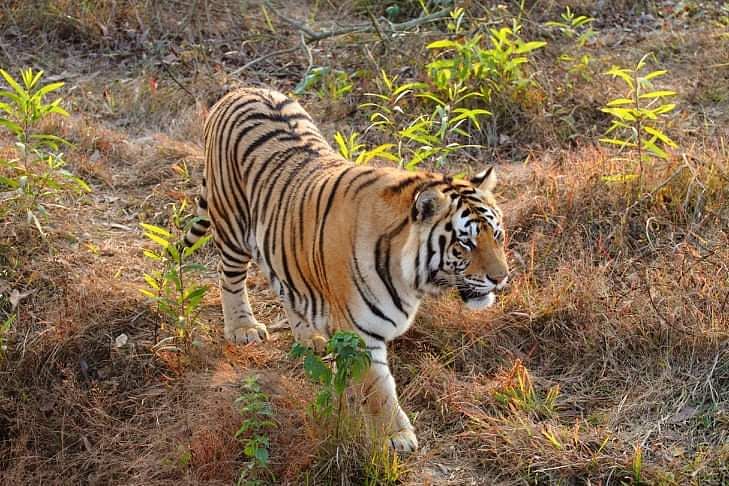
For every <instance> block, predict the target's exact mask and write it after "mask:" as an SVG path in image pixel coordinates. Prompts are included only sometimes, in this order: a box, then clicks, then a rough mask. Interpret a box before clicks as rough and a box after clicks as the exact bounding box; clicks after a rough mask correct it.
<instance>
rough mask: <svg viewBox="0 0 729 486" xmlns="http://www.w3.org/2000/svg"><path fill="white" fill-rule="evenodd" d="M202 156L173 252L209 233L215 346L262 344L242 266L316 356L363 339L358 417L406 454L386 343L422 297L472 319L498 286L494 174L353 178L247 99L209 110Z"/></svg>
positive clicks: (294, 111) (363, 170) (280, 104)
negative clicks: (454, 298) (219, 326)
mask: <svg viewBox="0 0 729 486" xmlns="http://www.w3.org/2000/svg"><path fill="white" fill-rule="evenodd" d="M204 143H205V145H204V148H205V167H204V171H203V178H202V186H201V190H200V195H199V196H198V198H197V214H198V215H199V218H196V221H195V223H194V224H193V225H192V227H191V228H190V230H189V232H188V233H187V234H186V235H185V238H184V244H185V245H187V246H191V245H193V244H194V243H195V242H196V241H197V240H198V239H199V238H201V237H202V236H203V235H205V234H206V233H207V232H208V231H212V240H213V242H214V244H215V246H216V248H217V251H218V253H219V255H220V258H221V264H220V267H219V270H220V287H221V301H222V308H223V320H224V336H225V338H226V339H227V340H228V341H229V342H232V343H259V342H262V341H265V340H266V339H267V338H268V336H269V335H268V331H267V329H266V326H265V325H264V324H263V323H261V322H259V321H258V320H256V318H255V316H254V315H253V312H252V311H251V305H250V302H249V299H248V293H247V290H246V277H247V275H248V269H249V263H250V262H251V261H253V262H255V263H256V264H257V266H258V267H259V269H260V271H261V272H262V273H263V274H264V275H265V277H266V278H267V280H268V282H269V284H270V287H271V289H272V290H273V291H274V292H275V293H276V294H277V295H278V297H279V298H280V300H281V301H282V304H283V308H284V311H285V315H286V319H287V321H288V324H289V326H290V328H291V331H292V333H293V336H294V338H295V339H296V341H298V342H300V343H302V344H304V345H306V346H310V347H312V348H314V349H316V350H318V351H321V350H322V349H323V348H324V346H325V344H326V342H327V340H328V338H329V337H330V336H332V334H333V333H334V332H336V331H337V330H349V331H353V332H355V333H357V334H358V335H359V336H361V337H362V339H363V340H364V343H365V345H366V348H367V350H368V351H369V353H370V356H371V365H370V367H369V370H368V371H367V372H366V374H365V376H364V378H363V379H362V381H361V385H360V386H361V393H362V395H361V396H362V410H363V412H364V414H365V415H366V416H367V417H368V418H369V419H370V423H372V424H374V425H376V426H377V427H378V430H379V431H380V432H381V433H382V434H384V437H385V438H386V439H389V444H390V446H391V447H392V448H393V449H395V450H396V451H399V452H402V453H409V452H412V451H415V450H416V449H417V447H418V439H417V437H416V434H415V431H414V428H413V425H412V424H411V422H410V420H409V418H408V416H407V414H406V413H405V412H404V411H403V409H402V408H401V406H400V403H399V401H398V396H397V391H396V386H395V380H394V378H393V376H392V373H391V371H390V368H389V366H388V360H387V343H388V342H390V341H392V340H393V339H395V338H397V337H398V336H400V335H402V334H403V333H405V332H406V331H407V330H408V329H409V328H410V326H411V325H412V323H413V320H414V318H415V315H416V313H417V310H418V307H419V305H420V303H421V301H422V300H423V299H424V298H425V297H426V296H428V295H437V294H441V293H443V292H444V291H446V290H448V289H455V290H457V292H458V294H459V295H460V298H461V299H462V300H463V302H464V303H465V305H466V306H468V307H469V308H472V309H482V308H485V307H488V306H490V305H492V304H493V303H494V301H495V293H496V292H498V291H500V290H502V289H503V288H504V286H505V285H506V283H507V278H508V275H509V268H508V265H507V261H506V256H505V249H504V237H505V230H504V228H503V225H502V212H501V210H500V209H499V207H498V205H497V203H496V200H495V198H494V195H493V190H494V187H495V186H496V183H497V180H496V172H495V169H494V167H493V166H490V167H488V168H486V169H485V170H483V171H481V172H479V173H477V174H475V175H473V176H472V177H470V178H453V177H450V176H446V175H443V174H438V173H431V172H426V171H406V170H404V169H400V168H396V167H374V166H371V165H370V166H367V165H356V164H354V163H352V162H350V161H348V160H346V159H344V158H343V157H342V156H341V155H340V154H339V153H338V152H336V151H335V150H334V149H333V148H332V147H331V146H330V145H329V144H328V143H327V142H326V140H325V139H324V137H323V136H322V134H321V132H320V131H319V129H318V128H317V126H316V125H315V123H314V121H313V120H312V118H311V116H310V115H309V114H308V113H307V112H306V111H305V110H304V108H302V106H301V105H300V104H299V103H298V102H297V101H295V100H293V99H291V98H289V97H287V96H286V95H284V94H282V93H280V92H277V91H273V90H268V89H263V88H254V87H248V88H240V89H238V90H235V91H232V92H230V93H228V94H227V95H225V96H223V97H222V98H221V99H220V100H219V101H218V102H217V103H216V104H215V105H214V106H213V107H212V108H211V109H210V111H209V113H208V116H207V118H206V121H205V125H204Z"/></svg>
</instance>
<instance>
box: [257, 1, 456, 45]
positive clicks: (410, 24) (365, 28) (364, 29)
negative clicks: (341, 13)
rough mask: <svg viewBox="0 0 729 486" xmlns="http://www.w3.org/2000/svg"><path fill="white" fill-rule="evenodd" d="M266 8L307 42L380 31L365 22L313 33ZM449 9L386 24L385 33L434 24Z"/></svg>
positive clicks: (276, 10)
mask: <svg viewBox="0 0 729 486" xmlns="http://www.w3.org/2000/svg"><path fill="white" fill-rule="evenodd" d="M263 3H264V4H265V5H266V6H267V7H269V8H270V9H271V11H272V12H273V13H274V15H276V17H278V18H279V19H281V20H282V21H284V22H285V23H287V24H289V25H290V26H292V27H294V28H296V29H297V30H299V31H301V33H302V34H303V35H304V36H305V37H306V40H308V41H313V42H316V41H320V40H322V39H328V38H329V37H336V36H340V35H347V34H353V33H371V32H378V33H381V32H379V31H380V29H378V28H377V27H375V25H373V23H371V22H367V23H362V24H357V25H350V26H348V27H344V28H342V29H332V30H321V31H315V30H312V28H311V27H309V26H308V25H307V24H306V23H304V22H301V21H299V20H296V19H292V18H290V17H287V16H285V15H284V14H282V13H281V12H280V10H281V9H277V8H275V7H274V6H273V5H272V4H271V2H270V1H269V0H264V2H263ZM450 11H451V10H450V9H443V10H439V11H438V12H434V13H432V14H430V15H425V16H423V17H418V18H417V19H413V20H408V21H407V22H402V23H399V24H393V23H391V22H387V29H386V30H387V31H389V32H401V31H405V30H409V29H412V28H415V27H418V26H420V25H423V24H427V23H430V22H435V21H437V20H440V19H443V18H446V17H448V16H449V15H450Z"/></svg>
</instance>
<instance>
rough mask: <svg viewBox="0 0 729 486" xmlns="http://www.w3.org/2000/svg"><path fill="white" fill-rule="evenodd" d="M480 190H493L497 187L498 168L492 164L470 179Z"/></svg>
mask: <svg viewBox="0 0 729 486" xmlns="http://www.w3.org/2000/svg"><path fill="white" fill-rule="evenodd" d="M469 180H470V182H471V184H473V185H474V186H476V188H478V189H479V190H480V191H493V190H494V187H496V169H494V166H493V165H492V166H491V167H489V168H488V169H485V170H482V171H481V172H479V173H478V174H476V175H474V176H473V177H471V179H469Z"/></svg>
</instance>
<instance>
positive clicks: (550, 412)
mask: <svg viewBox="0 0 729 486" xmlns="http://www.w3.org/2000/svg"><path fill="white" fill-rule="evenodd" d="M493 397H494V399H495V400H496V402H497V403H499V404H500V405H502V406H504V407H506V408H508V409H509V410H512V411H517V410H520V411H522V412H526V413H534V414H536V415H538V416H540V417H547V418H549V417H553V416H554V415H555V413H556V411H555V405H556V401H557V398H558V397H559V385H554V386H552V387H551V388H550V389H549V390H548V391H547V393H546V395H545V396H544V397H542V396H540V395H539V394H538V393H537V391H536V390H535V389H534V385H533V383H532V379H531V377H530V376H529V372H528V371H527V369H526V367H524V365H523V364H522V362H521V360H517V361H516V362H515V363H514V367H513V368H512V370H511V372H510V373H509V377H508V379H507V381H506V383H505V384H504V385H503V386H501V387H499V388H498V389H497V390H495V391H494V392H493Z"/></svg>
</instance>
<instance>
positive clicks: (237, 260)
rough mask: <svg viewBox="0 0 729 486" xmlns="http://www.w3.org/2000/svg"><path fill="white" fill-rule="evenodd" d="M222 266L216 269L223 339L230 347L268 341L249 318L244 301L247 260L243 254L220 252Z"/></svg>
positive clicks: (265, 332)
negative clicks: (220, 296)
mask: <svg viewBox="0 0 729 486" xmlns="http://www.w3.org/2000/svg"><path fill="white" fill-rule="evenodd" d="M220 255H221V257H222V262H221V265H220V268H219V273H220V289H221V294H222V301H223V318H224V320H225V328H224V334H225V339H227V340H228V341H229V342H231V343H242V344H247V343H260V342H262V341H265V340H267V339H268V331H267V330H266V326H265V325H264V324H261V323H260V322H258V321H257V320H256V318H255V317H254V316H253V311H252V310H251V304H250V302H249V301H248V290H247V289H246V278H247V277H248V265H249V263H250V260H251V257H250V255H247V254H245V253H243V252H240V251H239V252H237V253H236V255H235V256H232V255H230V252H229V251H222V250H221V251H220Z"/></svg>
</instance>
